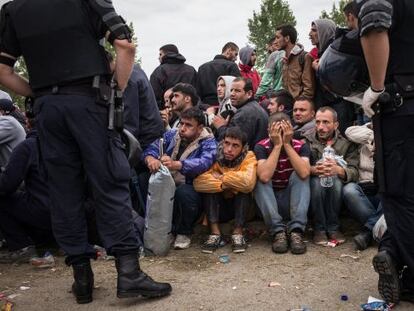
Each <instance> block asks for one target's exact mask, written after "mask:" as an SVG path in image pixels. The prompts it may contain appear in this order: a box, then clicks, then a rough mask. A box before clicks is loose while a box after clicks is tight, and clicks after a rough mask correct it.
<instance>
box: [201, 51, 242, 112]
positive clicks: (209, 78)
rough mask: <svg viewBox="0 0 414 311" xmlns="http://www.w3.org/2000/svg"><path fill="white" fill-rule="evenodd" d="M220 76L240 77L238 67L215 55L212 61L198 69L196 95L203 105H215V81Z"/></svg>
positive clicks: (216, 101)
mask: <svg viewBox="0 0 414 311" xmlns="http://www.w3.org/2000/svg"><path fill="white" fill-rule="evenodd" d="M220 76H234V77H240V70H239V67H238V66H237V65H236V63H235V62H232V61H230V60H228V59H227V58H225V57H224V56H223V55H216V56H215V57H214V59H213V60H212V61H210V62H208V63H205V64H203V65H201V66H200V68H198V79H197V93H198V96H199V97H200V99H201V101H202V102H203V103H204V104H208V105H213V104H217V103H218V100H217V85H216V84H217V79H218V77H220Z"/></svg>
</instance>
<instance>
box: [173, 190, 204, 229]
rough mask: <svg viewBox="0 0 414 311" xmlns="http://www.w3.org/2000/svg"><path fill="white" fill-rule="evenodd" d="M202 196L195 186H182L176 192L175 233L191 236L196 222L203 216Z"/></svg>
mask: <svg viewBox="0 0 414 311" xmlns="http://www.w3.org/2000/svg"><path fill="white" fill-rule="evenodd" d="M201 211H202V208H201V199H200V195H199V194H198V193H197V192H196V191H195V190H194V187H193V185H189V184H182V185H180V186H178V187H177V189H176V190H175V197H174V213H173V233H175V234H184V235H191V234H193V229H194V225H195V223H196V221H197V220H198V218H199V217H200V216H201Z"/></svg>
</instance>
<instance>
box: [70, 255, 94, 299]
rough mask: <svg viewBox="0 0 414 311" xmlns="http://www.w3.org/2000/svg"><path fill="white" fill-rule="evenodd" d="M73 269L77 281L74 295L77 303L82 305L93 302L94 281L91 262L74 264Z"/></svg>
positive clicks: (74, 283) (73, 291)
mask: <svg viewBox="0 0 414 311" xmlns="http://www.w3.org/2000/svg"><path fill="white" fill-rule="evenodd" d="M72 268H73V277H74V279H75V282H73V284H72V293H73V294H74V295H75V297H76V302H77V303H80V304H83V303H89V302H92V291H93V283H94V280H93V272H92V268H91V263H90V261H88V262H83V263H77V264H72Z"/></svg>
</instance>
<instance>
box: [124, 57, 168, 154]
mask: <svg viewBox="0 0 414 311" xmlns="http://www.w3.org/2000/svg"><path fill="white" fill-rule="evenodd" d="M124 104H125V111H124V126H125V128H126V129H127V130H128V131H130V132H131V133H132V135H134V136H135V138H136V139H137V140H138V141H139V142H140V144H141V147H142V149H145V148H146V147H147V146H148V145H149V144H150V143H152V142H153V141H154V140H156V139H157V138H160V137H161V136H162V134H163V133H164V126H163V124H162V120H161V117H160V113H159V110H158V107H157V102H156V100H155V96H154V92H153V91H152V88H151V85H150V83H149V81H148V78H147V76H146V74H145V72H144V71H143V70H142V69H141V68H140V67H139V66H138V65H135V66H134V68H133V70H132V73H131V77H130V78H129V81H128V85H127V87H126V89H125V92H124Z"/></svg>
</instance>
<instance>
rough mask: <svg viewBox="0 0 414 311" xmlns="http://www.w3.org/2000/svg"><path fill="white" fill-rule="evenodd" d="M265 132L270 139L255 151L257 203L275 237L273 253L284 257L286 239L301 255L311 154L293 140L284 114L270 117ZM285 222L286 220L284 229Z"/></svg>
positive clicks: (303, 247)
mask: <svg viewBox="0 0 414 311" xmlns="http://www.w3.org/2000/svg"><path fill="white" fill-rule="evenodd" d="M268 131H269V138H266V139H263V140H262V141H260V142H259V143H258V144H257V145H256V146H255V148H254V152H255V153H256V157H257V159H258V163H257V176H258V179H259V181H258V182H257V185H256V189H255V198H256V202H257V205H258V207H259V208H260V210H261V212H262V215H263V219H264V222H265V224H266V225H267V226H268V227H269V231H270V234H272V235H273V237H274V238H273V243H272V249H273V251H274V252H275V253H279V254H281V253H286V252H287V251H288V236H289V244H290V248H291V252H292V253H293V254H303V253H305V252H306V245H305V243H304V242H303V233H304V232H305V227H306V222H307V213H308V207H309V202H310V189H309V175H310V164H309V157H310V150H309V147H308V146H307V145H306V144H305V143H304V142H302V141H299V140H295V139H292V136H293V128H292V124H291V123H290V118H289V116H288V115H287V114H285V113H283V112H277V113H275V114H272V115H270V117H269V129H268ZM284 220H289V222H288V224H287V226H286V225H285V224H284V222H283V221H284ZM286 227H287V228H286ZM286 229H287V233H286Z"/></svg>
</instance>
